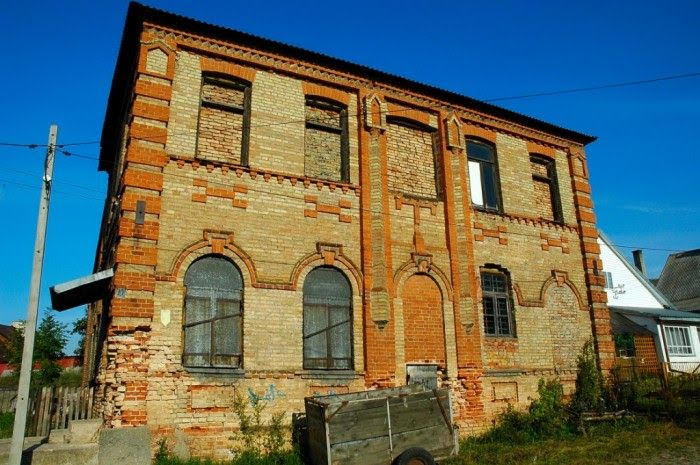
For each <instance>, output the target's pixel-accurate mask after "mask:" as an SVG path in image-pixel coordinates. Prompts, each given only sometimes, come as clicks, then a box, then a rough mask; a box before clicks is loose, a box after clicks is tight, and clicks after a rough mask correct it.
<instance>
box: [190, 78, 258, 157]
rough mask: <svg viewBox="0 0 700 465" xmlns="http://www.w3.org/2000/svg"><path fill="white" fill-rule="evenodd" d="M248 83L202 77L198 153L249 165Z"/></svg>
mask: <svg viewBox="0 0 700 465" xmlns="http://www.w3.org/2000/svg"><path fill="white" fill-rule="evenodd" d="M249 122H250V86H249V85H248V84H246V83H242V82H238V81H232V80H229V79H223V78H219V77H213V76H205V77H204V79H203V80H202V92H201V105H200V109H199V127H198V129H197V156H198V157H199V158H204V159H207V160H214V161H221V162H225V163H234V164H238V165H247V164H248V128H249V126H250V124H249Z"/></svg>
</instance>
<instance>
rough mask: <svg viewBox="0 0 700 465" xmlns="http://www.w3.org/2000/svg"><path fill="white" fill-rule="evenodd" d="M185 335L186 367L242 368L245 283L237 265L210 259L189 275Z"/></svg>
mask: <svg viewBox="0 0 700 465" xmlns="http://www.w3.org/2000/svg"><path fill="white" fill-rule="evenodd" d="M185 287H186V296H185V312H184V314H185V315H184V318H183V331H184V333H185V334H184V339H185V349H184V351H183V354H182V363H183V365H185V366H186V367H224V368H240V367H241V362H242V352H243V350H242V347H243V345H242V339H243V337H242V320H243V279H242V278H241V272H240V271H239V270H238V268H237V267H236V265H234V264H233V263H231V262H230V261H229V260H227V259H226V258H224V257H220V256H215V255H209V256H206V257H202V258H200V259H198V260H197V261H195V262H194V263H192V265H190V267H189V269H188V270H187V273H186V274H185Z"/></svg>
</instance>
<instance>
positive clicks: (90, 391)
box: [87, 387, 95, 418]
mask: <svg viewBox="0 0 700 465" xmlns="http://www.w3.org/2000/svg"><path fill="white" fill-rule="evenodd" d="M94 397H95V388H93V387H91V388H88V404H87V406H88V416H87V418H92V417H93V413H92V408H93V407H92V401H93V399H94Z"/></svg>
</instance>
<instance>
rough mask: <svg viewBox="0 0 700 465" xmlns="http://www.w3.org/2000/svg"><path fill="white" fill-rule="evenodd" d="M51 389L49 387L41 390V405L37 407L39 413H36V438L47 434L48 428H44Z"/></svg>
mask: <svg viewBox="0 0 700 465" xmlns="http://www.w3.org/2000/svg"><path fill="white" fill-rule="evenodd" d="M50 390H51V388H50V387H46V386H45V387H43V388H41V404H40V407H39V412H38V418H37V427H36V430H37V431H36V435H37V436H44V435H47V434H48V428H47V427H46V425H45V423H46V418H47V417H48V406H49V403H50V401H49V399H48V397H49V392H50Z"/></svg>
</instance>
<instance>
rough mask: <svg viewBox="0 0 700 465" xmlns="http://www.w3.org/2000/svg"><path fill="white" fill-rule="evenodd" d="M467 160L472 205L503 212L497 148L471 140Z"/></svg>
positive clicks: (468, 144)
mask: <svg viewBox="0 0 700 465" xmlns="http://www.w3.org/2000/svg"><path fill="white" fill-rule="evenodd" d="M467 159H468V171H469V188H470V194H471V198H472V204H473V205H474V206H476V207H478V208H483V209H485V210H491V211H502V206H501V192H500V183H499V180H498V165H497V163H496V149H495V147H494V146H493V145H491V144H488V143H486V142H482V141H480V140H473V139H469V140H467Z"/></svg>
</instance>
